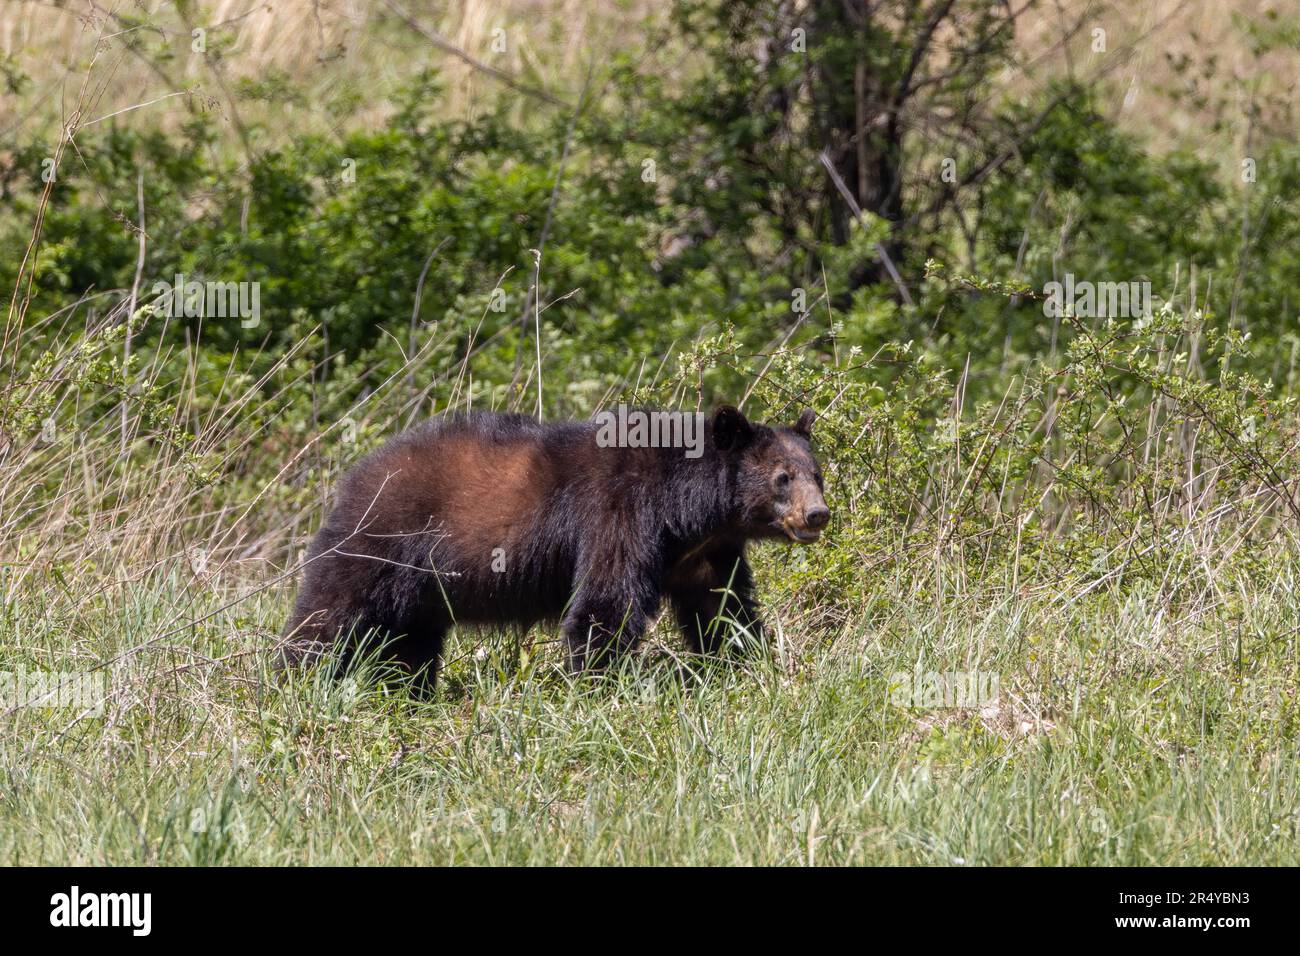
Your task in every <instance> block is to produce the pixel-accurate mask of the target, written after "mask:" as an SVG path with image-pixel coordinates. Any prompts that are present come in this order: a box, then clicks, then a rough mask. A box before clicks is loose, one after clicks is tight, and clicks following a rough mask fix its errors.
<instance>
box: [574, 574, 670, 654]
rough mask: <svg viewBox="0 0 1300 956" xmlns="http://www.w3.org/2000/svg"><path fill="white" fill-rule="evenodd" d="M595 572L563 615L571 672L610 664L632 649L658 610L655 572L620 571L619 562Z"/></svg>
mask: <svg viewBox="0 0 1300 956" xmlns="http://www.w3.org/2000/svg"><path fill="white" fill-rule="evenodd" d="M601 571H604V572H606V573H600V572H601ZM610 571H613V572H614V573H612V574H611V573H609V572H610ZM593 572H595V573H593V574H591V575H590V576H589V577H588V579H587V580H585V581H583V582H582V584H581V585H580V586H579V587H578V590H577V593H575V594H574V596H573V601H572V602H571V603H570V605H569V610H568V612H567V613H566V614H565V615H564V622H563V631H564V643H565V647H566V648H567V651H568V656H569V670H570V672H572V673H575V674H576V673H579V672H581V671H584V670H594V669H604V668H606V667H609V666H610V665H611V664H613V663H615V662H616V661H617V660H618V659H619V658H620V657H621V656H622V655H623V654H624V653H626V652H627V651H629V650H631V649H632V648H634V647H636V645H637V644H638V643H639V642H640V640H641V638H642V637H643V636H644V635H645V632H646V628H647V627H649V624H650V621H651V619H652V618H653V617H654V614H655V612H656V611H657V610H658V609H659V600H660V596H659V586H658V581H657V579H656V578H655V576H654V575H652V574H650V573H647V572H640V573H636V574H632V573H623V574H619V573H618V566H617V564H610V565H606V566H605V567H604V568H601V569H599V570H597V569H595V568H593Z"/></svg>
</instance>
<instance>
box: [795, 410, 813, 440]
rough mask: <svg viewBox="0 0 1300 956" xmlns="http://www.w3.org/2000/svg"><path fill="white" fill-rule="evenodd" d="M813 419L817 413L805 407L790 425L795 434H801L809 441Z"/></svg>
mask: <svg viewBox="0 0 1300 956" xmlns="http://www.w3.org/2000/svg"><path fill="white" fill-rule="evenodd" d="M815 421H817V413H816V412H814V411H813V410H812V409H811V408H805V409H804V410H803V414H802V415H800V416H799V420H798V421H797V422H795V423H794V425H793V426H792V427H793V428H794V431H795V433H796V434H799V435H802V436H803V437H804V438H807V439H809V440H810V441H811V440H812V427H813V422H815Z"/></svg>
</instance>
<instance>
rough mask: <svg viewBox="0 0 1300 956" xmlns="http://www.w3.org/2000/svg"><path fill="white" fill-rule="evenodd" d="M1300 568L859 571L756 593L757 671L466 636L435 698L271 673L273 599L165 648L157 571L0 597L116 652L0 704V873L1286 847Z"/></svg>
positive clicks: (1258, 858) (1179, 858) (952, 858)
mask: <svg viewBox="0 0 1300 956" xmlns="http://www.w3.org/2000/svg"><path fill="white" fill-rule="evenodd" d="M760 563H762V559H760ZM1298 584H1300V579H1298V578H1297V576H1296V573H1295V569H1294V568H1293V567H1286V568H1281V569H1279V571H1278V573H1277V574H1276V576H1275V577H1273V578H1272V579H1271V580H1267V581H1240V582H1235V583H1233V584H1232V586H1231V587H1229V586H1228V585H1227V584H1226V583H1225V589H1226V590H1227V591H1228V593H1227V594H1225V596H1224V600H1225V601H1228V602H1231V603H1234V604H1235V603H1237V602H1240V606H1241V608H1242V609H1243V611H1244V613H1243V615H1242V616H1241V617H1240V618H1239V626H1238V627H1236V628H1235V630H1232V631H1229V630H1227V629H1226V628H1225V627H1224V626H1223V625H1222V623H1221V618H1220V615H1219V614H1218V613H1216V611H1215V610H1214V609H1212V608H1208V609H1202V610H1200V611H1199V612H1191V611H1188V612H1179V611H1177V610H1174V609H1171V608H1170V607H1168V606H1166V605H1163V604H1161V603H1158V602H1156V601H1152V600H1146V599H1143V598H1142V597H1140V596H1134V595H1129V596H1127V597H1121V596H1118V595H1114V594H1107V593H1096V592H1094V593H1092V594H1089V595H1087V596H1084V597H1082V598H1075V597H1072V596H1071V595H1070V594H1068V593H1051V592H1047V591H1044V592H1038V593H1027V594H1011V593H1009V592H1007V591H1006V590H1005V589H998V590H984V591H976V592H971V591H965V590H961V589H958V588H955V587H952V588H946V587H945V586H944V585H943V584H942V583H941V582H939V581H937V580H935V579H933V578H931V579H930V580H927V581H925V582H924V583H922V582H921V581H918V580H915V579H914V580H906V579H900V578H890V579H881V580H871V579H867V580H864V581H863V585H862V586H863V594H862V597H863V599H864V601H866V602H868V603H874V604H875V605H876V606H878V607H880V608H881V609H882V610H881V611H880V612H879V613H877V614H875V615H869V616H864V617H863V618H862V619H861V620H858V621H855V622H854V623H852V624H851V625H850V626H848V627H845V628H844V629H843V630H842V631H841V632H836V633H826V634H821V635H818V636H814V634H815V631H813V630H811V629H810V627H809V626H808V624H807V622H802V621H800V620H799V619H798V618H797V617H792V616H789V615H788V614H783V613H781V612H780V611H778V612H776V613H775V614H774V615H773V618H774V621H775V622H776V623H777V624H778V629H777V632H778V634H779V640H778V647H777V648H775V650H774V654H773V661H772V663H771V664H770V665H769V664H764V665H761V666H757V665H756V666H753V667H750V668H745V669H740V668H729V667H724V666H714V667H708V668H705V669H703V670H700V669H698V668H693V667H692V666H690V665H689V664H687V663H685V662H683V661H681V660H680V659H679V658H678V657H677V656H676V655H675V654H674V653H673V650H674V645H673V644H672V642H671V641H667V642H660V643H657V644H655V645H654V646H652V647H650V648H648V649H647V651H646V653H645V654H644V655H642V657H641V658H640V659H638V660H637V661H635V662H633V663H632V664H630V665H629V666H628V667H627V668H626V669H625V671H623V672H622V673H620V674H618V675H615V676H611V677H608V678H604V679H597V680H589V681H579V682H577V683H574V682H572V681H571V680H570V679H569V678H568V677H566V676H565V675H564V674H563V672H562V671H561V670H560V669H559V666H558V661H557V660H556V659H555V655H554V654H553V653H551V651H552V648H551V647H550V646H548V645H547V640H548V638H550V637H552V636H553V635H549V634H548V633H546V632H540V633H538V634H536V635H534V636H535V638H536V642H535V643H534V644H533V645H532V646H531V647H530V648H528V649H527V650H526V651H525V652H523V653H522V654H521V653H520V652H519V648H518V645H517V644H516V643H515V642H513V641H510V640H507V639H499V640H496V639H493V638H492V637H491V636H488V635H477V636H476V635H473V634H462V635H461V636H459V637H457V638H454V639H453V640H452V642H451V644H450V646H449V650H448V655H449V660H450V663H449V665H448V667H447V669H446V671H445V680H444V682H443V684H442V686H441V689H440V692H439V694H438V696H437V699H436V700H433V701H429V702H415V701H413V700H412V699H410V698H409V697H408V696H406V695H405V694H404V693H403V692H401V690H400V688H396V687H392V686H387V687H386V686H385V685H383V684H378V683H371V682H367V681H358V682H345V683H342V684H338V683H333V682H330V681H322V680H316V679H311V678H307V677H304V678H302V679H299V680H297V681H296V682H294V683H293V684H291V685H289V686H280V685H277V684H276V683H275V682H274V681H271V680H269V679H268V677H267V674H266V670H265V664H264V658H265V648H266V642H265V639H264V638H262V637H260V636H259V628H258V625H262V624H264V625H266V626H267V627H270V628H273V627H275V626H276V625H277V624H278V622H279V619H280V617H281V615H282V614H283V613H284V610H285V602H284V601H283V600H282V599H280V598H279V597H272V596H270V595H269V594H268V595H265V596H264V597H262V598H259V599H254V600H252V601H248V602H243V603H241V605H240V606H239V607H238V609H237V610H233V609H232V610H229V611H225V612H219V613H216V614H215V615H214V616H212V617H208V618H206V619H203V620H201V623H198V624H194V625H187V626H186V627H184V628H183V629H182V631H181V632H180V633H176V634H173V635H172V637H171V638H169V639H168V640H164V641H156V642H141V641H140V635H142V634H149V633H158V632H163V633H166V625H167V623H168V620H169V619H171V618H172V617H173V616H174V613H175V610H176V608H177V607H183V606H186V605H187V604H189V603H190V602H191V601H192V600H193V595H192V594H190V595H188V596H186V595H184V594H183V593H182V592H183V591H185V590H187V589H186V588H184V587H183V586H181V585H178V583H177V582H176V581H169V580H168V579H167V578H165V577H158V578H150V579H147V580H145V581H140V582H137V583H135V584H132V585H130V586H129V587H127V588H126V589H125V590H124V591H122V592H121V597H120V598H118V599H115V600H113V601H112V602H94V601H93V600H92V601H90V602H88V604H89V605H90V606H87V604H83V605H82V606H81V607H80V609H79V610H78V611H77V613H76V623H75V624H74V623H73V622H70V621H69V620H67V619H65V618H64V617H63V616H62V615H57V614H50V613H49V611H48V608H47V607H45V606H42V605H41V604H38V603H31V602H27V601H24V600H22V599H21V598H19V599H17V600H15V599H14V596H13V595H12V594H11V596H10V597H9V598H7V599H6V602H5V605H4V606H3V610H2V611H0V615H2V616H0V643H2V644H3V645H4V646H6V647H7V648H9V649H11V650H12V651H15V652H17V653H18V654H21V655H22V656H24V657H27V658H29V659H36V660H40V659H44V658H47V657H51V656H57V657H58V658H61V659H65V660H66V659H67V655H68V651H69V646H70V645H71V646H72V647H74V648H77V649H80V650H82V651H83V652H84V653H85V654H86V655H88V656H102V655H105V654H106V653H107V654H110V655H111V656H112V657H113V658H114V659H116V661H117V663H116V664H115V665H114V667H113V670H112V674H113V676H112V678H111V685H110V686H111V689H112V691H113V693H112V696H111V697H110V700H109V703H108V706H107V708H106V711H105V713H104V715H103V717H102V718H88V719H82V720H79V721H78V720H74V719H72V718H73V717H75V716H76V715H75V713H73V712H70V711H69V710H66V709H53V708H39V707H38V708H31V707H28V708H23V709H21V710H17V711H12V712H10V713H9V714H8V715H7V719H6V721H5V729H4V738H5V742H4V747H3V760H4V767H3V771H4V772H3V776H0V780H3V785H2V786H3V789H2V790H0V793H2V794H3V798H2V800H0V861H3V862H5V863H11V864H22V863H27V864H32V863H43V864H50V863H77V864H83V863H84V864H103V863H111V864H159V863H161V864H217V863H243V864H253V863H263V864H286V863H300V864H327V863H332V864H347V863H369V864H401V863H406V864H416V863H430V864H444V863H491V864H506V863H549V864H558V863H602V864H668V863H675V864H688V863H693V864H810V863H817V864H899V863H919V864H971V865H976V864H1011V865H1019V864H1093V865H1099V864H1139V865H1141V864H1291V865H1294V864H1295V863H1296V862H1297V850H1296V847H1297V845H1298V844H1297V835H1298V834H1297V829H1298V828H1300V801H1298V795H1300V787H1298V786H1297V784H1298V783H1300V781H1298V780H1297V775H1298V774H1300V769H1298V768H1300V761H1297V759H1296V758H1297V756H1298V754H1297V747H1296V743H1295V725H1296V721H1297V713H1296V707H1297V704H1296V693H1295V692H1296V684H1297V679H1298V678H1300V669H1298V668H1297V662H1296V634H1297V630H1298V628H1297V624H1298V622H1300V593H1298V592H1297V585H1298ZM219 597H220V595H219V594H217V593H213V594H211V596H210V597H208V598H207V599H206V600H207V601H208V602H211V603H212V604H213V606H218V605H219V603H220V601H219ZM96 604H98V606H94V605H96ZM206 609H207V608H206V605H205V607H203V608H196V609H195V610H196V611H203V610H206ZM196 616H198V617H199V618H203V615H202V614H198V615H196ZM918 669H920V670H923V671H924V672H927V673H933V672H938V673H941V674H946V673H954V672H963V673H969V672H972V671H978V672H981V673H983V674H992V675H996V678H997V682H998V685H997V690H998V693H997V696H996V699H994V700H992V701H977V702H974V703H976V704H978V705H979V706H978V707H977V706H968V707H965V708H945V707H928V706H911V707H909V706H902V705H903V704H906V703H908V701H906V700H900V699H899V687H900V680H899V678H900V672H906V674H907V675H909V679H912V678H913V675H915V674H916V673H917V671H918ZM902 686H903V687H904V689H906V688H907V687H908V684H907V683H906V682H903V684H902ZM912 703H914V704H922V705H923V704H925V703H926V702H925V701H924V700H923V699H920V698H918V699H916V700H914V701H912Z"/></svg>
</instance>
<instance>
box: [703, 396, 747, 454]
mask: <svg viewBox="0 0 1300 956" xmlns="http://www.w3.org/2000/svg"><path fill="white" fill-rule="evenodd" d="M753 433H754V428H753V426H752V425H750V424H749V419H747V418H746V417H745V416H744V415H743V414H741V412H740V409H738V408H734V407H733V406H731V405H719V406H718V409H717V411H715V412H714V413H713V443H714V444H715V445H717V446H718V448H720V449H721V450H722V451H729V450H731V449H735V448H742V447H744V445H745V444H746V443H747V442H748V441H749V439H750V436H752V435H753Z"/></svg>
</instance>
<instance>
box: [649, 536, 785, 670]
mask: <svg viewBox="0 0 1300 956" xmlns="http://www.w3.org/2000/svg"><path fill="white" fill-rule="evenodd" d="M668 597H669V600H670V602H671V603H672V606H673V614H674V615H675V616H676V618H677V626H678V627H679V628H680V629H681V632H682V637H683V638H685V640H686V646H687V647H688V648H689V649H690V650H691V651H693V652H694V653H696V654H719V653H722V652H723V651H724V650H726V651H731V652H747V651H751V650H753V649H754V648H756V647H758V646H760V645H761V644H762V640H763V622H762V621H761V620H760V619H759V616H758V604H757V603H756V602H755V600H754V579H753V576H752V575H751V574H750V570H749V564H748V562H747V561H746V560H745V555H744V552H743V551H742V550H741V549H740V548H731V547H727V548H722V549H720V550H718V551H714V552H711V553H710V554H707V555H705V556H703V557H701V558H699V559H697V562H695V563H693V564H692V565H691V566H690V567H686V568H683V569H681V572H680V573H679V574H678V575H675V580H674V581H673V582H672V584H671V586H670V587H669V591H668ZM733 628H734V629H735V630H736V632H737V633H736V634H735V636H734V638H733V637H732V630H733Z"/></svg>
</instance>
